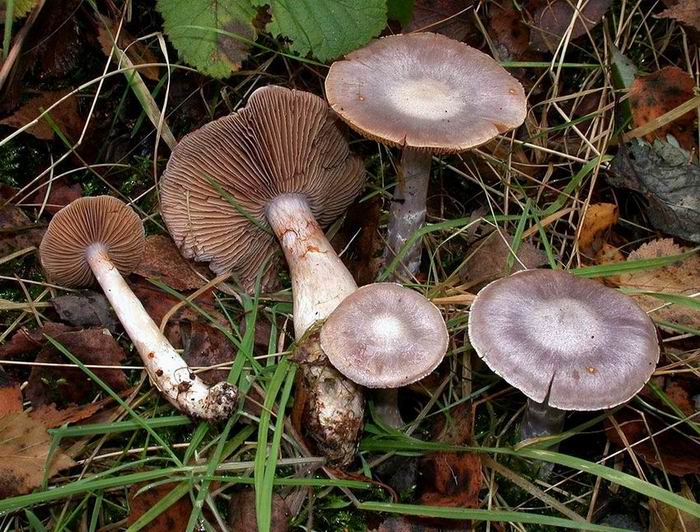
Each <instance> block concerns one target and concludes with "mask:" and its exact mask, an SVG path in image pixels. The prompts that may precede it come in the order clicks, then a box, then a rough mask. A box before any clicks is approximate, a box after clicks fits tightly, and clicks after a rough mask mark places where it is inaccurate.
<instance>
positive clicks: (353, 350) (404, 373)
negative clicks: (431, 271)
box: [321, 283, 449, 388]
mask: <svg viewBox="0 0 700 532" xmlns="http://www.w3.org/2000/svg"><path fill="white" fill-rule="evenodd" d="M448 342H449V337H448V333H447V326H446V325H445V320H443V318H442V314H441V313H440V311H439V310H438V309H437V307H436V306H435V305H433V304H432V303H431V302H430V301H429V300H427V299H426V298H425V297H423V296H422V295H421V294H420V293H418V292H416V291H415V290H411V289H409V288H404V287H403V286H401V285H399V284H395V283H374V284H370V285H367V286H363V287H361V288H359V289H357V290H356V291H355V292H353V293H352V294H350V295H349V296H348V297H346V298H345V299H344V300H343V302H342V303H341V304H340V305H339V306H338V307H337V308H336V309H335V310H334V311H333V312H332V313H331V315H330V316H329V317H328V319H327V320H326V322H325V323H324V324H323V327H322V328H321V347H322V349H323V352H324V353H325V354H326V356H327V357H328V360H330V362H331V364H333V366H335V368H336V369H337V370H338V371H340V372H341V373H342V374H343V375H345V376H346V377H347V378H348V379H350V380H351V381H353V382H355V383H357V384H361V385H362V386H366V387H368V388H398V387H400V386H405V385H407V384H411V383H412V382H415V381H417V380H420V379H422V378H423V377H425V376H427V375H428V374H430V373H431V372H432V371H433V370H434V369H435V368H436V367H437V366H438V365H439V364H440V362H441V361H442V359H443V358H444V356H445V352H446V351H447V347H448Z"/></svg>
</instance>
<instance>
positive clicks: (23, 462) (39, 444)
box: [0, 412, 74, 499]
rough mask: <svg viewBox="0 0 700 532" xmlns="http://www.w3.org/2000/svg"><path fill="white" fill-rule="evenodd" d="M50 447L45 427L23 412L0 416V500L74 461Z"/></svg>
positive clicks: (26, 489) (28, 488) (31, 486)
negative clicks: (0, 458) (0, 457)
mask: <svg viewBox="0 0 700 532" xmlns="http://www.w3.org/2000/svg"><path fill="white" fill-rule="evenodd" d="M50 450H51V436H49V433H48V432H47V431H46V427H45V426H44V425H43V424H42V423H41V422H39V421H37V420H35V419H32V418H31V417H30V416H29V415H28V414H27V413H25V412H15V413H13V414H8V415H6V416H3V417H1V418H0V456H2V460H0V499H3V498H6V497H12V496H14V495H21V494H23V493H29V492H30V491H32V490H33V489H35V488H38V487H39V486H41V483H42V482H43V480H44V476H45V474H46V477H47V478H51V477H52V476H54V475H55V474H56V473H58V472H59V471H61V470H63V469H67V468H69V467H71V466H72V465H73V464H74V462H73V460H71V459H70V458H69V457H68V456H66V455H65V454H63V452H62V451H61V450H60V449H54V450H53V452H51V454H50V455H49V452H50Z"/></svg>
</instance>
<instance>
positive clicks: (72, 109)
mask: <svg viewBox="0 0 700 532" xmlns="http://www.w3.org/2000/svg"><path fill="white" fill-rule="evenodd" d="M66 94H68V91H48V92H42V93H41V94H39V95H38V96H35V97H34V98H31V99H30V100H28V101H27V102H26V103H25V104H24V105H22V106H21V107H20V108H19V109H17V110H16V111H15V112H14V113H13V114H11V115H10V116H8V117H6V118H3V119H2V120H0V124H3V125H6V126H12V127H16V128H20V127H22V126H24V125H26V124H28V123H29V122H31V121H32V120H34V119H35V118H37V117H38V116H39V115H40V114H41V113H42V112H43V111H45V110H46V109H48V108H49V107H50V106H51V105H53V104H54V103H56V102H57V101H59V100H60V99H61V98H63V97H64V96H65V95H66ZM49 116H50V117H51V120H53V122H55V123H56V125H57V126H58V127H59V129H60V130H61V131H62V132H63V133H64V134H65V135H67V136H68V138H72V139H75V138H77V136H78V135H79V133H80V130H81V129H82V127H83V120H82V118H80V115H79V114H78V100H77V99H76V97H75V96H70V97H68V98H66V99H65V100H64V101H62V102H61V103H60V104H59V105H58V106H57V107H55V108H54V109H52V110H51V111H49ZM26 132H27V133H29V134H30V135H34V136H35V137H36V138H38V139H40V140H51V139H52V138H53V136H54V132H53V129H52V128H51V126H50V123H49V121H48V120H47V119H46V118H42V119H40V120H39V122H38V123H37V124H35V125H33V126H32V127H30V128H29V129H27V130H26Z"/></svg>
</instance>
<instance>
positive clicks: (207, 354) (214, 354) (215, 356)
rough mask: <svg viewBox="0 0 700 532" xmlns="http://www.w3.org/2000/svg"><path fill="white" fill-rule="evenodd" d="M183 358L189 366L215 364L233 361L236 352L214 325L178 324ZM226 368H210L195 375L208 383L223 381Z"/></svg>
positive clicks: (226, 372)
mask: <svg viewBox="0 0 700 532" xmlns="http://www.w3.org/2000/svg"><path fill="white" fill-rule="evenodd" d="M180 335H181V342H182V347H183V349H184V350H185V351H184V353H183V358H184V359H185V362H187V365H188V366H190V367H206V366H215V365H218V364H222V363H230V362H233V359H234V358H235V356H236V352H235V350H234V349H233V346H232V345H231V342H229V341H228V339H227V338H226V336H224V334H223V333H222V332H221V331H219V330H217V329H215V328H214V327H212V326H210V325H207V324H204V323H200V322H196V321H194V322H183V323H181V324H180ZM228 373H229V370H228V369H212V370H208V371H204V372H198V373H197V375H199V377H201V379H202V380H203V381H204V382H206V383H207V384H209V385H214V384H216V383H217V382H221V381H225V380H226V377H227V376H228Z"/></svg>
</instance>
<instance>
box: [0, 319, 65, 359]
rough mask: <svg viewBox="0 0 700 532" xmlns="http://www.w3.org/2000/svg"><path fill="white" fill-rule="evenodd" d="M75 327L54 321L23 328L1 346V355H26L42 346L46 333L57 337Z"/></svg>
mask: <svg viewBox="0 0 700 532" xmlns="http://www.w3.org/2000/svg"><path fill="white" fill-rule="evenodd" d="M72 330H74V329H73V328H71V327H69V326H68V325H64V324H63V323H54V322H52V321H47V322H44V326H43V327H41V328H39V329H32V330H29V329H26V328H24V327H23V328H22V329H20V330H19V331H17V332H16V333H15V334H13V335H12V338H10V341H9V342H7V343H5V344H3V345H1V346H0V356H1V357H3V358H6V357H7V358H9V357H15V356H18V355H25V354H27V353H31V352H32V351H36V350H37V349H39V348H41V347H42V346H43V345H44V343H45V342H46V339H45V338H44V334H48V335H49V336H51V337H53V338H55V337H57V336H58V335H60V334H61V333H64V332H67V331H72Z"/></svg>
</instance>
